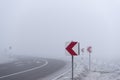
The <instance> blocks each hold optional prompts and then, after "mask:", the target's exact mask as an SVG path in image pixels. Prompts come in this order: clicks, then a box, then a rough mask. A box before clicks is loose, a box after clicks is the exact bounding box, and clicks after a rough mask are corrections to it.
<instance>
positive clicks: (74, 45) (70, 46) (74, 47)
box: [65, 41, 79, 80]
mask: <svg viewBox="0 0 120 80" xmlns="http://www.w3.org/2000/svg"><path fill="white" fill-rule="evenodd" d="M65 49H66V53H68V54H70V55H71V56H72V80H73V78H74V56H77V55H79V42H74V41H72V42H67V44H66V48H65Z"/></svg>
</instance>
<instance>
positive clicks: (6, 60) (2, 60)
mask: <svg viewBox="0 0 120 80" xmlns="http://www.w3.org/2000/svg"><path fill="white" fill-rule="evenodd" d="M14 60H15V59H14V58H12V57H8V56H5V55H0V64H4V63H9V62H12V61H14Z"/></svg>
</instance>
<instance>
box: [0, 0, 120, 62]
mask: <svg viewBox="0 0 120 80" xmlns="http://www.w3.org/2000/svg"><path fill="white" fill-rule="evenodd" d="M119 9H120V1H119V0H0V39H1V40H0V52H1V53H2V52H4V49H6V48H8V47H9V46H12V47H13V49H12V53H14V54H26V55H37V56H41V57H54V58H57V57H59V58H62V57H64V58H66V55H65V51H64V47H65V46H64V45H65V42H66V41H71V40H75V41H79V42H80V44H81V48H82V47H84V48H86V47H87V46H89V45H91V46H92V47H93V53H92V54H93V56H94V57H96V58H99V59H101V58H102V59H108V60H109V59H112V60H114V59H119V58H120V54H119V52H120V51H119V50H120V43H119V42H120V35H119V34H120V22H119V21H120V10H119Z"/></svg>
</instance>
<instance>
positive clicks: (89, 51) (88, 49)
mask: <svg viewBox="0 0 120 80" xmlns="http://www.w3.org/2000/svg"><path fill="white" fill-rule="evenodd" d="M87 51H88V53H89V71H90V70H91V53H92V47H91V46H89V47H88V48H87Z"/></svg>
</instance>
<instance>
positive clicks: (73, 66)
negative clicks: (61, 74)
mask: <svg viewBox="0 0 120 80" xmlns="http://www.w3.org/2000/svg"><path fill="white" fill-rule="evenodd" d="M73 77H74V57H73V56H72V80H73Z"/></svg>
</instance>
